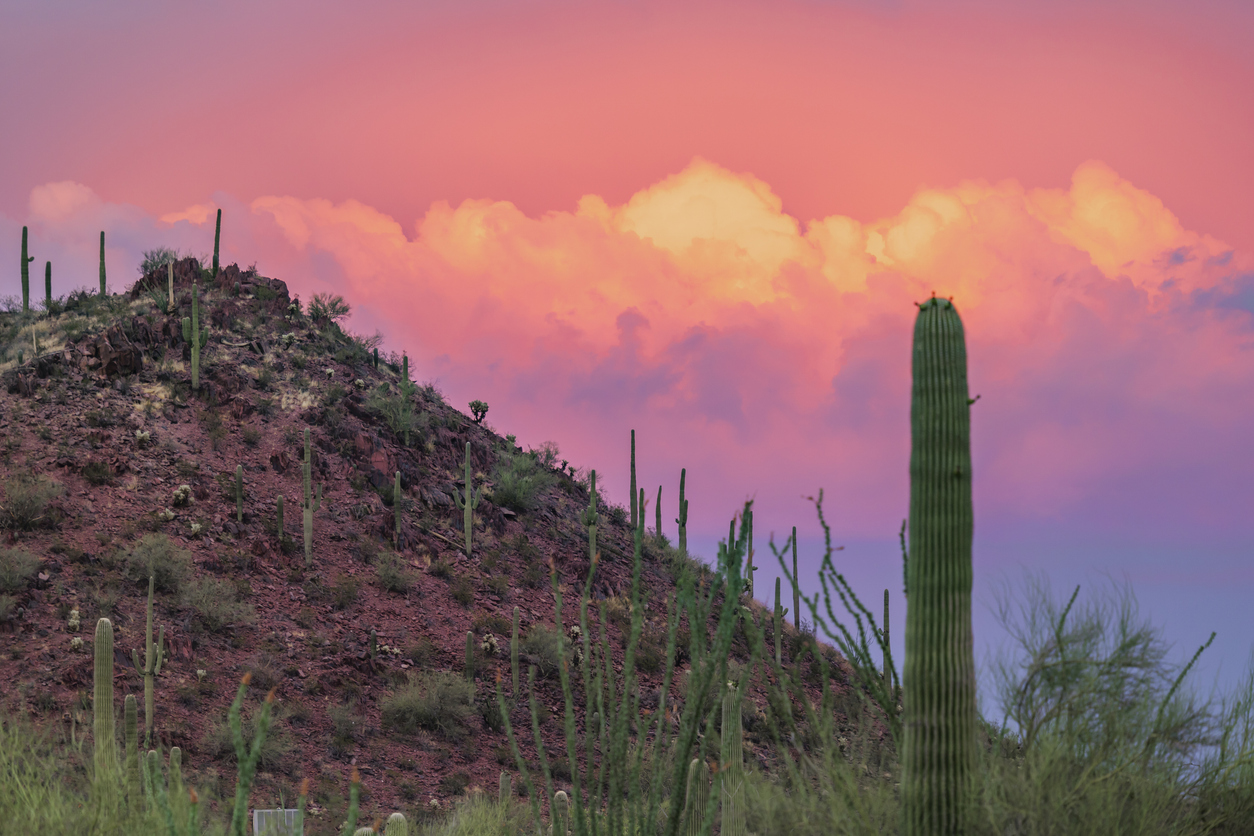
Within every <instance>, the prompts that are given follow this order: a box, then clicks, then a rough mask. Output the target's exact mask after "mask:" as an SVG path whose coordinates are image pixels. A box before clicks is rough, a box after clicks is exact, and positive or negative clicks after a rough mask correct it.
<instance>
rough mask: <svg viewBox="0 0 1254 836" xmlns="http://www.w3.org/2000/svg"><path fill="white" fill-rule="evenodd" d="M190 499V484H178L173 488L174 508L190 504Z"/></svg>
mask: <svg viewBox="0 0 1254 836" xmlns="http://www.w3.org/2000/svg"><path fill="white" fill-rule="evenodd" d="M191 501H192V486H191V485H179V486H178V487H177V488H175V489H174V507H175V508H181V507H183V506H184V505H189V504H191Z"/></svg>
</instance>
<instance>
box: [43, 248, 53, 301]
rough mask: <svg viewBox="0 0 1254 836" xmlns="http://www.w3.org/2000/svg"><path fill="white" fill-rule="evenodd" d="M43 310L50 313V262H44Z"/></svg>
mask: <svg viewBox="0 0 1254 836" xmlns="http://www.w3.org/2000/svg"><path fill="white" fill-rule="evenodd" d="M44 310H45V311H47V312H48V313H52V262H51V261H45V262H44Z"/></svg>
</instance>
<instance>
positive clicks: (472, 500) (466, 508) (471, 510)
mask: <svg viewBox="0 0 1254 836" xmlns="http://www.w3.org/2000/svg"><path fill="white" fill-rule="evenodd" d="M474 484H475V482H474V477H472V476H471V475H470V442H469V441H467V442H466V487H465V488H464V489H463V490H462V491H461V492H459V491H458V490H457V489H456V488H454V489H453V501H455V502H456V503H457V507H458V509H459V510H460V511H461V512H462V524H463V525H464V526H465V529H466V557H470V533H471V531H472V530H473V528H474V521H475V509H476V508H478V507H479V500H480V499H482V498H483V491H482V490H475V488H474ZM463 492H464V493H465V496H466V498H465V499H462V493H463Z"/></svg>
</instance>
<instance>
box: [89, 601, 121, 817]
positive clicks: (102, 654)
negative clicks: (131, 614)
mask: <svg viewBox="0 0 1254 836" xmlns="http://www.w3.org/2000/svg"><path fill="white" fill-rule="evenodd" d="M92 650H93V651H94V653H95V659H94V662H95V665H94V668H93V671H92V673H93V677H94V682H93V695H92V704H91V707H92V741H93V745H94V747H95V752H94V756H93V760H94V763H95V767H96V785H97V788H98V789H99V790H100V791H101V792H102V793H103V794H108V793H109V791H110V789H111V788H112V787H113V786H115V785H116V783H117V779H118V741H117V732H116V725H115V724H116V722H117V721H116V719H115V716H114V713H113V622H111V621H109V619H107V618H102V619H100V620H99V621H97V622H96V638H95V642H94V644H93V647H92Z"/></svg>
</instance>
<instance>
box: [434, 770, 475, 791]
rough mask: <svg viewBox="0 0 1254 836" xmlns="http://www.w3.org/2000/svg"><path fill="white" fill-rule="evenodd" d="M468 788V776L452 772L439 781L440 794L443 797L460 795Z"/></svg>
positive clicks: (463, 773)
mask: <svg viewBox="0 0 1254 836" xmlns="http://www.w3.org/2000/svg"><path fill="white" fill-rule="evenodd" d="M468 786H470V775H468V774H467V773H465V772H452V773H449V774H448V775H445V776H444V777H443V778H441V779H440V792H442V793H444V794H445V795H461V794H462V793H463V792H465V791H466V787H468Z"/></svg>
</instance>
